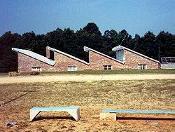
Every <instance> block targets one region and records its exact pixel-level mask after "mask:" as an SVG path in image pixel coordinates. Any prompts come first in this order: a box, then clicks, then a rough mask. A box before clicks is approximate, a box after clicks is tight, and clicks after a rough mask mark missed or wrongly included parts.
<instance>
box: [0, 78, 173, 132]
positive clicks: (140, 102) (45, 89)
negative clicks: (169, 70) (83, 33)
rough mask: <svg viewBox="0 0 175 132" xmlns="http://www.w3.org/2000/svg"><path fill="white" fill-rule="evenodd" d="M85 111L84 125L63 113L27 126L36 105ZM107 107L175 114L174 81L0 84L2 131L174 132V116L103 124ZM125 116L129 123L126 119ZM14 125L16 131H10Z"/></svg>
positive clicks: (136, 117) (44, 115)
mask: <svg viewBox="0 0 175 132" xmlns="http://www.w3.org/2000/svg"><path fill="white" fill-rule="evenodd" d="M68 105H76V106H80V107H81V119H80V121H78V122H76V121H74V120H73V119H72V118H71V117H70V116H69V115H68V113H65V112H43V113H41V114H40V115H39V116H38V118H37V119H36V120H35V121H33V122H29V110H30V108H32V107H34V106H68ZM103 108H112V109H171V110H175V80H139V81H136V80H135V81H134V80H123V81H91V82H45V83H15V84H0V131H2V132H3V131H4V132H6V131H7V132H13V131H14V132H15V131H19V132H47V131H48V132H62V131H70V132H71V131H77V132H97V131H105V132H123V131H124V132H128V131H129V132H136V131H143V132H173V131H174V130H175V116H174V115H149V116H148V115H120V116H119V118H118V120H117V121H105V120H100V119H99V115H100V111H101V110H102V109H103ZM123 116H125V118H123ZM9 121H14V122H15V123H16V124H15V125H14V126H8V125H7V123H8V122H9Z"/></svg>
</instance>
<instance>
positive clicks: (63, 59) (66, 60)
mask: <svg viewBox="0 0 175 132" xmlns="http://www.w3.org/2000/svg"><path fill="white" fill-rule="evenodd" d="M54 54H55V55H54V59H55V61H56V64H55V66H54V68H55V70H57V71H67V69H68V66H72V65H73V66H76V67H77V70H78V71H81V70H85V69H89V65H88V64H85V63H82V62H80V61H78V60H75V59H73V58H70V57H68V56H65V55H63V54H60V53H58V52H55V53H54Z"/></svg>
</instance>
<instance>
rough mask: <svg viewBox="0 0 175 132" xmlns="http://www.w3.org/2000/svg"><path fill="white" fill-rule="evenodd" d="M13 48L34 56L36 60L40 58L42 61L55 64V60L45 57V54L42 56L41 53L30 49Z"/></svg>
mask: <svg viewBox="0 0 175 132" xmlns="http://www.w3.org/2000/svg"><path fill="white" fill-rule="evenodd" d="M12 50H13V51H15V52H19V53H21V54H24V55H27V56H29V57H32V58H34V59H36V60H39V61H41V62H44V63H46V64H49V65H52V66H53V65H55V61H54V60H51V59H48V58H47V57H44V56H42V55H40V54H37V53H35V52H32V51H30V50H25V49H19V48H12Z"/></svg>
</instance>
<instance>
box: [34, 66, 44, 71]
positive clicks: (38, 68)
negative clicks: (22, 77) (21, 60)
mask: <svg viewBox="0 0 175 132" xmlns="http://www.w3.org/2000/svg"><path fill="white" fill-rule="evenodd" d="M32 71H34V72H41V71H42V70H41V67H38V66H34V67H32Z"/></svg>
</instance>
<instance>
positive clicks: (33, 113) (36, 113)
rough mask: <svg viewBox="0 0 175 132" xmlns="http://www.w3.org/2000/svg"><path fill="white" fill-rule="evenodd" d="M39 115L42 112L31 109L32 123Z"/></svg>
mask: <svg viewBox="0 0 175 132" xmlns="http://www.w3.org/2000/svg"><path fill="white" fill-rule="evenodd" d="M39 113H40V111H37V110H32V109H31V110H30V121H32V120H33V119H34V118H35V117H36V116H37V115H38V114H39Z"/></svg>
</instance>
